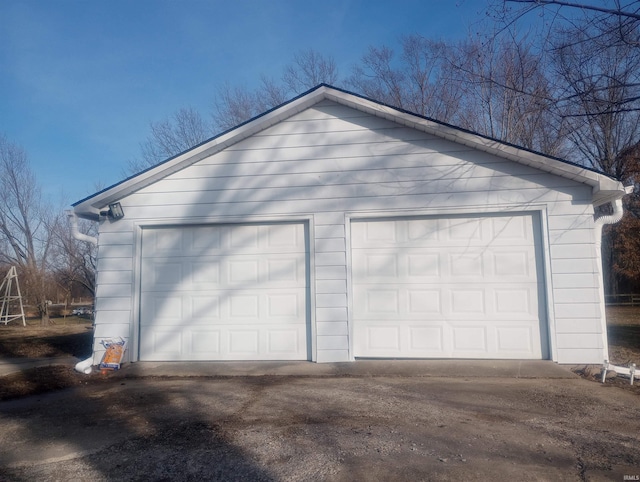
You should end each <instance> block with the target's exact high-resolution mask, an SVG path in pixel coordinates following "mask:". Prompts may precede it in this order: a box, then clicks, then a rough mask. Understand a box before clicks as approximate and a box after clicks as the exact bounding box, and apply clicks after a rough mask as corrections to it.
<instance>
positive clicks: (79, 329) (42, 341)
mask: <svg viewBox="0 0 640 482" xmlns="http://www.w3.org/2000/svg"><path fill="white" fill-rule="evenodd" d="M92 344H93V327H92V324H91V321H90V320H87V319H84V318H78V317H67V318H66V319H63V318H56V319H53V320H52V324H50V325H48V326H40V320H29V322H28V324H27V326H22V325H21V324H14V323H12V324H9V325H6V326H5V325H0V357H1V358H48V357H63V356H74V357H77V358H83V357H84V358H86V357H87V356H89V355H90V354H91V348H92Z"/></svg>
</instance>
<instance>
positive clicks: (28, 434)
mask: <svg viewBox="0 0 640 482" xmlns="http://www.w3.org/2000/svg"><path fill="white" fill-rule="evenodd" d="M0 447H2V450H0V480H7V481H16V482H22V481H24V482H26V481H34V480H38V481H60V480H92V481H96V482H99V481H125V480H127V481H129V480H132V481H138V480H139V481H143V480H144V481H147V480H154V481H168V480H177V481H200V480H224V481H228V480H229V481H236V480H237V481H240V480H242V481H245V480H256V481H276V480H277V481H303V480H304V481H307V480H329V481H353V480H363V481H367V480H372V481H373V480H376V481H378V480H386V481H406V480H411V481H420V480H455V481H459V480H493V481H513V480H544V481H550V480H553V481H562V480H620V481H622V480H624V476H631V477H636V476H640V452H639V451H638V447H640V399H639V398H638V395H637V394H633V393H631V392H628V391H625V390H620V389H619V388H616V387H614V386H612V385H600V384H596V383H591V382H588V381H586V380H583V379H580V378H571V379H505V378H467V379H465V378H462V377H460V378H420V377H413V378H412V377H380V378H375V377H358V378H356V377H342V378H336V377H313V378H311V377H287V376H282V377H236V378H228V379H209V378H205V379H135V380H128V379H120V380H115V379H114V380H112V381H111V382H110V383H104V384H101V385H95V384H94V385H91V384H90V385H86V386H82V387H79V388H74V389H71V390H63V391H58V392H55V393H52V394H48V395H44V396H40V397H29V398H26V399H21V400H14V401H9V402H3V403H1V404H0ZM628 480H637V479H628Z"/></svg>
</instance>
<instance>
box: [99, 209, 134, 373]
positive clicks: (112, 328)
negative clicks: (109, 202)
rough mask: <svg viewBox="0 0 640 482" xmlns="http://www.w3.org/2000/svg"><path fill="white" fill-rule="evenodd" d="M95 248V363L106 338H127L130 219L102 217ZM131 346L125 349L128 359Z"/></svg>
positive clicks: (130, 289)
mask: <svg viewBox="0 0 640 482" xmlns="http://www.w3.org/2000/svg"><path fill="white" fill-rule="evenodd" d="M99 241H100V244H99V249H98V266H97V271H98V275H97V290H96V301H95V309H96V318H95V332H94V347H93V349H94V360H93V361H94V363H100V361H101V360H102V354H103V353H104V351H105V348H104V346H103V345H102V341H103V340H104V339H105V338H113V337H122V338H124V339H126V340H127V342H129V341H130V338H131V327H132V325H131V323H132V318H133V317H132V306H133V293H134V286H133V281H134V275H133V257H134V253H133V251H134V235H133V222H132V221H131V220H129V219H123V220H120V221H118V222H110V221H103V222H102V224H101V226H100V238H99ZM130 354H131V347H129V349H128V350H127V352H126V353H125V359H127V360H128V359H129V356H130Z"/></svg>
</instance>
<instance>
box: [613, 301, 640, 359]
mask: <svg viewBox="0 0 640 482" xmlns="http://www.w3.org/2000/svg"><path fill="white" fill-rule="evenodd" d="M607 334H608V339H609V358H610V361H611V363H614V364H616V365H628V364H629V363H635V364H636V365H638V366H640V307H638V306H608V307H607Z"/></svg>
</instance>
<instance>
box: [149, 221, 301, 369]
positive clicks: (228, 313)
mask: <svg viewBox="0 0 640 482" xmlns="http://www.w3.org/2000/svg"><path fill="white" fill-rule="evenodd" d="M305 233H306V229H305V226H304V225H303V224H300V223H297V224H294V223H279V224H265V225H259V224H246V225H233V224H231V225H209V226H206V225H205V226H188V227H185V226H180V227H175V226H174V227H153V228H147V229H144V230H143V233H142V270H141V272H142V274H141V305H140V335H139V336H140V360H165V361H166V360H307V359H308V357H309V349H308V341H309V330H308V328H309V323H308V310H307V300H308V294H307V293H308V277H307V268H306V267H307V264H308V250H307V248H306V246H307V242H306V235H305Z"/></svg>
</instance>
